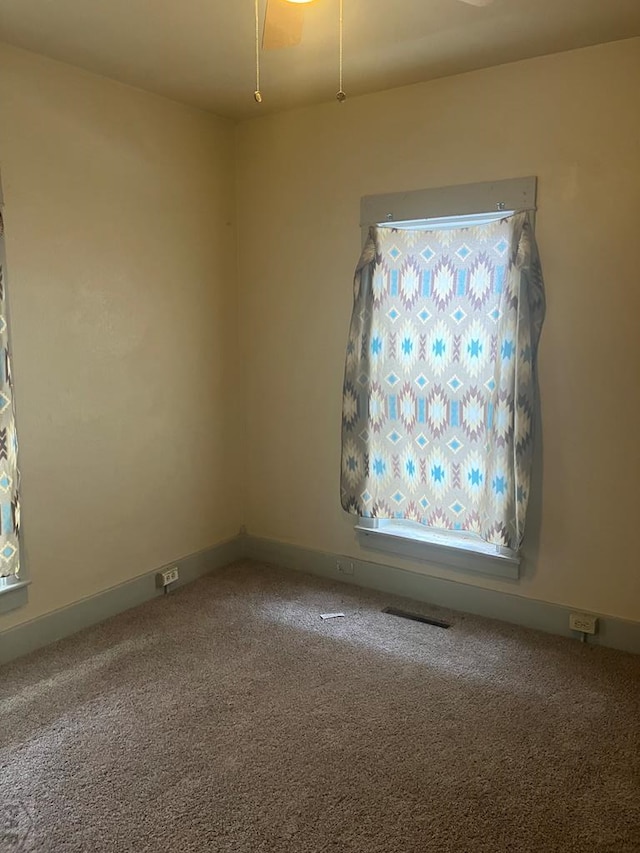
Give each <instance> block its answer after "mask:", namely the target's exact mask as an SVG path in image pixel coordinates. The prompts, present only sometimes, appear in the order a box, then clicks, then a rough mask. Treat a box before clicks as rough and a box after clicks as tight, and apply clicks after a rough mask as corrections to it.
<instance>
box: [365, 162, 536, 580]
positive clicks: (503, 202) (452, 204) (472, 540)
mask: <svg viewBox="0 0 640 853" xmlns="http://www.w3.org/2000/svg"><path fill="white" fill-rule="evenodd" d="M536 194H537V178H535V177H527V178H513V179H507V180H502V181H492V182H486V183H478V184H463V185H460V186H452V187H438V188H435V189H426V190H413V191H411V192H406V193H387V194H385V195H375V196H364V197H363V198H362V199H361V202H360V226H361V228H362V238H363V242H364V241H365V240H366V237H367V233H368V231H369V227H370V226H371V225H387V226H391V227H395V228H414V229H429V228H443V227H445V228H448V227H450V228H456V227H457V228H464V227H469V226H471V225H477V224H479V223H480V222H490V221H492V220H495V219H498V218H502V217H504V216H510V215H512V214H513V213H515V212H516V211H521V210H531V211H535V209H536ZM356 531H357V534H358V538H359V539H360V543H361V544H362V545H363V546H364V547H370V548H375V549H376V550H380V551H385V552H387V553H391V554H394V555H395V556H398V557H406V558H408V559H411V560H419V561H421V562H427V563H437V564H439V565H444V566H447V567H448V568H454V569H460V570H462V571H470V572H474V573H480V574H487V575H492V576H496V577H501V578H509V579H512V580H517V579H518V578H519V576H520V556H519V555H518V554H515V553H513V552H510V551H508V549H500V548H499V547H498V546H493V545H490V544H489V543H487V542H484V541H483V540H482V539H480V537H479V536H475V535H474V534H469V533H466V532H464V531H455V530H436V529H434V528H431V527H425V528H424V529H419V525H417V524H416V525H415V526H412V523H411V522H409V523H407V522H404V521H400V520H393V519H375V518H360V519H359V520H358V523H357V524H356Z"/></svg>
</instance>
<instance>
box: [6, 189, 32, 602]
mask: <svg viewBox="0 0 640 853" xmlns="http://www.w3.org/2000/svg"><path fill="white" fill-rule="evenodd" d="M17 455H18V440H17V435H16V426H15V414H14V407H13V383H12V378H11V359H10V354H9V319H8V310H7V294H6V276H5V260H4V223H3V217H2V189H1V187H0V613H2V612H5V611H6V610H9V609H13V607H16V606H20V605H22V604H24V603H25V600H26V587H27V582H26V581H25V580H24V579H23V578H21V577H20V541H19V525H20V501H19V491H18V487H19V473H18V460H17Z"/></svg>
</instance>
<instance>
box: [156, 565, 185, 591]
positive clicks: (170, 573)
mask: <svg viewBox="0 0 640 853" xmlns="http://www.w3.org/2000/svg"><path fill="white" fill-rule="evenodd" d="M179 577H180V573H179V572H178V567H177V566H173V567H172V568H170V569H165V570H164V571H163V572H158V574H157V575H156V583H157V585H158V586H159V587H163V586H169V584H170V583H175V582H176V581H177V580H178V578H179Z"/></svg>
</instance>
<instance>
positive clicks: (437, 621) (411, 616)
mask: <svg viewBox="0 0 640 853" xmlns="http://www.w3.org/2000/svg"><path fill="white" fill-rule="evenodd" d="M382 612H383V613H389V614H390V615H391V616H399V617H400V618H401V619H411V620H412V621H413V622H424V623H425V625H434V626H435V627H436V628H449V623H448V622H443V621H442V620H441V619H430V618H429V617H428V616H419V615H418V614H417V613H409V612H407V611H406V610H399V609H398V608H397V607H385V608H384V610H383V611H382Z"/></svg>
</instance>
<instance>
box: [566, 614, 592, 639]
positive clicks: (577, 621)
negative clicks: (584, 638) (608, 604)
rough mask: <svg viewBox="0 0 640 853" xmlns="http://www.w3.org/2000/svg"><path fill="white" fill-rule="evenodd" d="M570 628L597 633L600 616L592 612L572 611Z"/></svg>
mask: <svg viewBox="0 0 640 853" xmlns="http://www.w3.org/2000/svg"><path fill="white" fill-rule="evenodd" d="M569 628H571V630H572V631H580V632H581V633H582V634H595V633H596V631H597V630H598V617H597V616H594V615H593V614H592V613H570V614H569Z"/></svg>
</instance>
